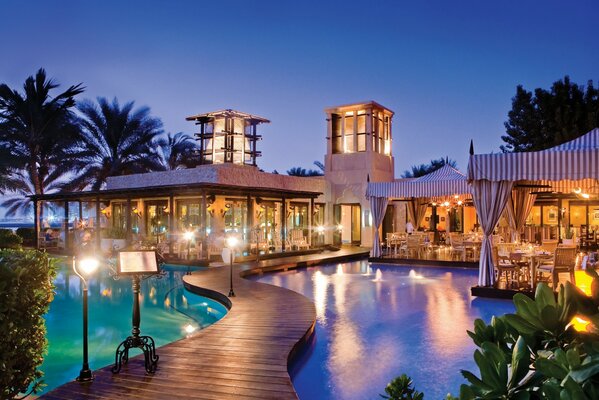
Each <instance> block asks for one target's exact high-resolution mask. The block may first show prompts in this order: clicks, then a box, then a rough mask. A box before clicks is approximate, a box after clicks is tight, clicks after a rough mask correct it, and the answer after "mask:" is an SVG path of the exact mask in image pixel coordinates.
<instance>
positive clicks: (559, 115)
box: [501, 76, 599, 152]
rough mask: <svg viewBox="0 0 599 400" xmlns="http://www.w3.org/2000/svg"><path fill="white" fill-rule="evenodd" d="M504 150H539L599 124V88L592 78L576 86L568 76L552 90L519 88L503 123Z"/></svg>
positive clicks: (567, 139)
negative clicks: (594, 84) (598, 88)
mask: <svg viewBox="0 0 599 400" xmlns="http://www.w3.org/2000/svg"><path fill="white" fill-rule="evenodd" d="M504 125H505V129H506V135H505V136H502V137H501V139H502V140H503V141H504V142H505V143H506V144H505V145H503V146H501V151H503V152H522V151H538V150H544V149H547V148H550V147H553V146H557V145H559V144H562V143H564V142H567V141H570V140H572V139H576V138H577V137H579V136H581V135H583V134H585V133H587V132H588V131H590V130H592V129H594V128H596V127H599V91H598V90H597V89H595V87H594V86H593V81H589V82H588V83H587V85H586V88H585V86H584V85H577V84H575V83H572V82H571V81H570V78H569V77H568V76H566V77H564V79H563V80H561V79H560V80H559V81H556V82H554V83H553V85H552V86H551V89H550V90H545V89H542V88H537V89H535V90H534V93H533V92H529V91H527V90H525V89H524V88H523V87H522V85H519V86H518V87H517V88H516V95H515V96H514V97H513V98H512V109H511V110H510V111H509V113H508V120H507V121H506V122H505V123H504Z"/></svg>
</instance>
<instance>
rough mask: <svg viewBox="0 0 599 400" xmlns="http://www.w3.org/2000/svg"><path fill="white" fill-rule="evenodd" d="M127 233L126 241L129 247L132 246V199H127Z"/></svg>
mask: <svg viewBox="0 0 599 400" xmlns="http://www.w3.org/2000/svg"><path fill="white" fill-rule="evenodd" d="M125 221H126V222H125V224H126V225H125V231H126V236H125V238H126V240H127V246H130V245H131V197H127V214H126V219H125Z"/></svg>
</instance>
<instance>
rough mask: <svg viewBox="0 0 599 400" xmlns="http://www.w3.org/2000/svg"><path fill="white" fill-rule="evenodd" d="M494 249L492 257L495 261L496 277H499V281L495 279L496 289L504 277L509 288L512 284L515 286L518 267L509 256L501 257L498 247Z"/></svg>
mask: <svg viewBox="0 0 599 400" xmlns="http://www.w3.org/2000/svg"><path fill="white" fill-rule="evenodd" d="M492 249H493V250H492V252H491V257H492V259H493V265H494V266H495V275H496V277H497V279H495V287H497V286H498V285H499V282H500V281H501V277H502V276H504V277H505V285H506V287H508V286H510V284H513V282H514V276H516V274H517V268H516V265H515V264H513V263H512V261H511V260H510V258H509V256H504V255H500V254H499V248H498V247H497V246H493V248H492Z"/></svg>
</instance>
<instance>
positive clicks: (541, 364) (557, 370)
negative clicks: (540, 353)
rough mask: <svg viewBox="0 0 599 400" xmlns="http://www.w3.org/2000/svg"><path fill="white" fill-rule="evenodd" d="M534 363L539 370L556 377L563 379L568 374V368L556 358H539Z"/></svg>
mask: <svg viewBox="0 0 599 400" xmlns="http://www.w3.org/2000/svg"><path fill="white" fill-rule="evenodd" d="M534 365H535V368H536V369H537V371H539V372H541V373H543V374H545V375H547V376H550V377H552V378H555V379H559V380H562V379H564V378H565V377H566V376H567V375H568V370H566V369H565V368H564V367H563V366H561V365H560V364H559V363H557V362H556V361H554V360H550V359H547V358H538V359H537V360H536V361H535V363H534Z"/></svg>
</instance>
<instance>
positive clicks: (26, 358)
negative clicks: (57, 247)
mask: <svg viewBox="0 0 599 400" xmlns="http://www.w3.org/2000/svg"><path fill="white" fill-rule="evenodd" d="M55 276H56V270H55V268H54V263H53V262H52V260H51V259H50V258H49V257H48V255H47V254H46V253H43V252H39V251H35V250H26V251H22V250H0V390H1V392H0V398H2V399H12V398H15V397H16V396H18V395H19V393H25V392H27V391H28V390H31V391H33V393H37V392H38V391H39V389H41V388H42V386H43V383H42V382H41V380H40V379H41V378H42V376H43V373H42V372H41V371H40V370H39V369H38V367H39V366H40V365H41V364H42V361H43V356H44V353H45V351H46V346H47V341H46V325H45V321H44V318H43V316H44V314H45V313H46V312H47V311H48V306H49V304H50V302H51V301H52V299H53V296H54V292H53V289H54V285H53V283H52V282H53V280H54V277H55Z"/></svg>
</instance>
